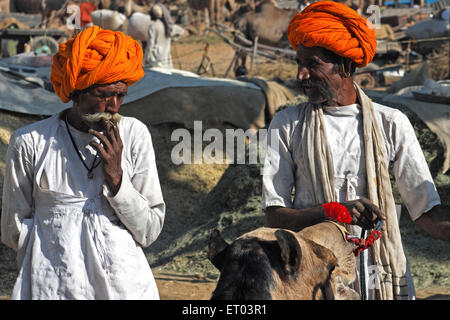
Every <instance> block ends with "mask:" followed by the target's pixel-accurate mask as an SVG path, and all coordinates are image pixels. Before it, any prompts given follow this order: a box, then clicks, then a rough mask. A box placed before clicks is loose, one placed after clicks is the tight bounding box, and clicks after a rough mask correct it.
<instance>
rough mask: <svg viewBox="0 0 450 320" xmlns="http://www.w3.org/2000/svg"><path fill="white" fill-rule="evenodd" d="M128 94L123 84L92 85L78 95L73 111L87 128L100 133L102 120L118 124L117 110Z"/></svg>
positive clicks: (118, 115)
mask: <svg viewBox="0 0 450 320" xmlns="http://www.w3.org/2000/svg"><path fill="white" fill-rule="evenodd" d="M127 92H128V85H127V84H126V83H124V82H121V81H119V82H114V83H110V84H101V85H94V86H91V87H89V88H87V89H85V90H82V91H80V92H79V93H78V96H77V101H76V103H75V104H74V111H75V112H76V114H77V115H78V117H79V118H80V120H81V121H82V122H83V124H84V125H85V126H87V127H89V128H92V129H94V130H97V131H102V130H103V129H104V128H103V121H102V120H103V119H105V120H110V121H112V122H114V123H117V122H119V120H120V114H119V113H118V112H119V108H120V105H121V104H122V102H123V100H124V98H125V96H126V94H127Z"/></svg>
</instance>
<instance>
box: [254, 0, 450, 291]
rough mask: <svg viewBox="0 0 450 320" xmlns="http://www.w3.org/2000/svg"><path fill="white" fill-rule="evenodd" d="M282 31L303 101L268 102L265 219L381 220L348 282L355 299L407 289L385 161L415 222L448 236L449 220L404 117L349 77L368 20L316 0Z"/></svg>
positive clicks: (294, 225) (368, 30) (371, 47)
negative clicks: (275, 105) (271, 113)
mask: <svg viewBox="0 0 450 320" xmlns="http://www.w3.org/2000/svg"><path fill="white" fill-rule="evenodd" d="M287 35H288V39H289V41H290V44H291V45H292V47H293V48H294V49H295V50H296V55H297V64H298V74H297V80H298V82H299V86H300V88H301V89H302V90H303V92H304V94H305V95H306V96H307V97H308V100H309V101H308V102H307V103H302V104H299V105H298V106H295V107H291V108H286V109H284V110H282V111H280V112H278V113H277V114H276V115H275V117H274V118H273V120H272V122H271V124H270V127H269V132H270V135H269V136H271V139H270V140H269V141H268V153H267V156H266V162H265V167H264V171H263V190H262V198H263V199H262V206H263V209H264V211H265V214H266V223H267V225H268V226H269V227H276V228H286V229H291V230H294V231H298V230H300V229H302V228H304V227H306V226H309V225H313V224H316V223H319V222H323V221H326V220H334V221H335V222H337V223H341V224H343V225H344V226H345V228H346V230H347V232H349V233H350V234H353V235H357V236H360V235H361V236H362V237H364V236H365V235H366V233H365V232H366V231H368V232H370V233H371V234H372V233H374V232H375V231H376V232H378V231H377V230H375V231H374V230H373V229H374V228H375V227H377V229H378V227H379V226H380V225H382V228H380V230H379V231H381V237H380V238H379V239H378V240H376V241H375V242H374V243H373V245H372V246H371V247H370V248H369V249H367V250H366V251H362V253H361V254H359V255H358V256H357V265H358V266H359V267H358V268H357V270H356V273H357V274H358V277H357V279H356V281H355V283H354V284H352V285H351V287H349V289H350V290H356V291H357V292H358V293H359V294H360V295H361V297H362V298H363V299H414V286H413V281H412V278H411V276H410V274H409V270H408V266H407V263H406V257H405V254H404V251H403V246H402V241H401V237H400V231H399V223H398V217H397V210H396V209H397V208H396V205H395V202H394V197H393V194H392V188H391V182H390V178H389V171H388V168H389V167H391V168H392V170H393V174H394V176H395V179H396V182H397V185H398V190H399V192H400V194H401V196H402V200H403V202H404V204H405V206H406V208H407V209H408V212H409V214H410V216H411V218H412V219H413V220H414V222H415V223H416V224H417V225H418V226H420V227H421V228H422V229H423V230H425V231H426V232H428V233H429V234H430V235H431V236H433V237H435V238H438V239H442V240H446V241H449V240H450V239H449V234H450V222H449V221H444V219H442V218H441V217H443V213H442V211H441V209H440V206H439V205H440V198H439V195H438V193H437V192H436V188H435V185H434V183H433V178H432V176H431V174H430V171H429V169H428V165H427V162H426V161H425V158H424V156H423V152H422V150H421V148H420V145H419V143H418V141H417V139H416V136H415V133H414V129H413V127H412V126H411V124H410V122H409V120H408V118H407V117H406V116H405V115H404V114H403V113H402V112H400V111H399V110H397V109H392V108H388V107H386V106H383V105H380V104H377V103H374V102H372V101H371V100H370V99H369V98H368V97H367V96H366V94H365V93H364V92H363V90H361V88H360V87H359V86H358V85H357V84H356V83H355V82H354V81H353V78H352V74H353V72H354V71H355V69H356V67H363V66H365V65H367V64H368V63H369V62H370V61H371V60H372V59H373V57H374V55H375V51H376V39H375V32H374V28H373V26H372V25H371V24H370V23H369V22H368V21H366V20H365V19H364V18H362V17H361V16H360V15H358V14H357V13H356V12H355V11H354V10H352V9H350V8H349V7H347V6H346V5H344V4H341V3H336V2H332V1H318V2H315V3H313V4H311V5H309V6H308V7H306V8H305V9H304V10H303V11H302V12H300V13H298V14H297V15H296V16H294V17H293V18H292V20H291V22H290V25H289V27H288V31H287ZM293 190H295V191H294V197H293V198H292V194H293ZM374 234H377V233H374ZM331 279H337V278H336V277H334V275H333V274H331ZM347 285H348V284H347ZM336 287H337V286H336ZM335 294H336V296H337V297H339V294H342V292H335Z"/></svg>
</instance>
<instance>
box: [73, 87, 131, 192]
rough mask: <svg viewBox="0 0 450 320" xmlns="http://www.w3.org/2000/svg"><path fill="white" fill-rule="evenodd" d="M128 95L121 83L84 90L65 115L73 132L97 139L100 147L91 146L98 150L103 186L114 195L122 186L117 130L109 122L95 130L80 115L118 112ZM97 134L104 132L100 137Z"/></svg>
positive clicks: (126, 89)
mask: <svg viewBox="0 0 450 320" xmlns="http://www.w3.org/2000/svg"><path fill="white" fill-rule="evenodd" d="M127 91H128V85H127V84H126V83H124V82H121V81H119V82H114V83H110V84H104V85H95V86H92V87H90V88H88V89H87V90H83V91H82V92H78V93H76V94H75V95H74V96H73V98H72V100H73V106H72V109H70V110H69V112H68V118H67V119H68V121H69V123H70V124H71V125H72V126H73V127H75V128H76V129H78V130H80V131H84V132H89V133H90V134H92V135H94V136H96V137H97V138H98V139H99V140H100V143H96V142H91V144H90V145H91V146H92V147H93V148H95V149H97V150H98V155H99V157H100V158H101V160H102V163H103V174H104V177H105V182H106V183H107V185H108V187H109V188H110V190H111V192H112V193H113V194H114V195H115V194H117V192H118V191H119V188H120V184H121V182H122V173H123V171H122V164H121V162H122V149H123V144H122V139H121V138H120V134H119V128H118V127H117V126H116V125H113V124H112V123H111V122H110V121H106V120H101V123H100V124H99V128H102V129H103V130H99V128H98V127H97V126H96V129H98V130H94V129H93V128H92V125H90V124H88V123H87V122H85V121H84V120H83V119H82V118H81V115H82V114H94V113H102V112H107V113H111V114H115V113H118V112H119V108H120V105H121V104H122V102H123V99H124V98H125V95H126V94H127ZM99 131H103V133H100V132H99Z"/></svg>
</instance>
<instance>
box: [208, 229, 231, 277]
mask: <svg viewBox="0 0 450 320" xmlns="http://www.w3.org/2000/svg"><path fill="white" fill-rule="evenodd" d="M228 247H229V244H228V243H226V241H225V240H224V239H223V238H222V235H221V234H220V231H219V230H217V229H214V230H213V231H212V232H211V234H210V236H209V243H208V259H209V261H211V263H212V264H213V265H214V266H215V267H216V268H217V269H218V270H219V271H220V270H222V267H223V262H224V259H225V255H226V252H227V249H228Z"/></svg>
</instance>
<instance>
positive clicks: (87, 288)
mask: <svg viewBox="0 0 450 320" xmlns="http://www.w3.org/2000/svg"><path fill="white" fill-rule="evenodd" d="M69 127H70V130H71V133H72V136H73V137H74V140H75V142H76V144H77V147H78V149H79V150H80V151H81V152H82V154H83V157H84V160H85V163H86V164H87V165H88V167H90V166H91V164H92V159H93V157H94V156H95V153H96V150H94V148H92V147H90V146H89V145H88V144H89V142H90V141H92V140H97V138H95V137H93V136H92V135H90V134H88V133H84V132H80V131H78V130H76V129H75V128H73V127H71V126H69ZM118 127H119V132H120V136H121V139H122V142H123V152H122V169H123V177H122V182H121V186H120V189H119V191H118V192H117V194H116V195H115V196H112V194H111V193H110V192H109V190H108V187H107V186H106V184H105V182H104V177H103V171H102V170H103V169H102V164H100V165H99V166H98V167H97V168H96V169H94V171H93V173H94V177H93V179H88V177H87V170H86V168H85V167H84V165H83V163H82V162H81V160H80V159H79V157H78V155H77V151H76V150H75V148H74V146H73V145H72V142H71V141H70V137H69V135H68V132H67V127H66V125H65V123H64V121H63V120H61V119H59V115H54V116H52V117H50V118H48V119H45V120H43V121H39V122H36V123H34V124H31V125H29V126H26V127H23V128H20V129H19V130H17V131H16V132H14V134H13V136H12V137H11V141H10V145H9V148H8V152H7V159H6V174H5V179H4V188H3V204H2V217H1V228H2V241H3V242H4V243H5V244H6V245H8V246H10V247H11V248H13V249H15V250H17V251H18V262H19V267H20V270H19V277H18V279H17V282H16V284H15V287H14V290H13V294H12V299H142V298H148V299H158V298H159V295H158V291H157V287H156V283H155V281H154V278H153V275H152V273H151V270H150V267H149V265H148V262H147V260H146V258H145V255H144V253H143V251H142V248H141V247H147V246H149V245H150V244H151V243H152V242H153V241H155V240H156V238H157V237H158V235H159V233H160V232H161V229H162V226H163V222H164V215H165V204H164V201H163V198H162V193H161V188H160V184H159V178H158V174H157V169H156V163H155V155H154V151H153V146H152V141H151V136H150V133H149V131H148V129H147V127H146V126H145V125H144V124H143V123H142V122H140V121H138V120H137V119H134V118H130V117H122V119H121V121H120V122H119V124H118Z"/></svg>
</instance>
